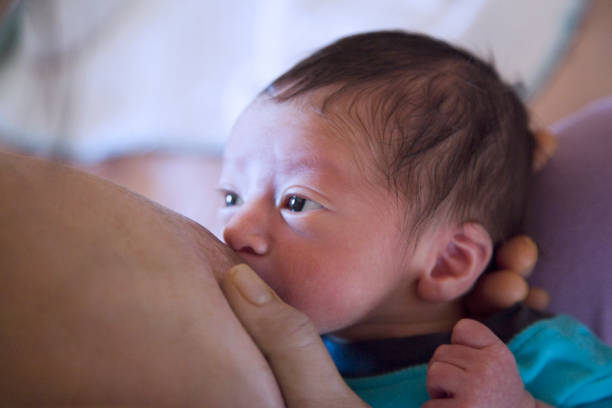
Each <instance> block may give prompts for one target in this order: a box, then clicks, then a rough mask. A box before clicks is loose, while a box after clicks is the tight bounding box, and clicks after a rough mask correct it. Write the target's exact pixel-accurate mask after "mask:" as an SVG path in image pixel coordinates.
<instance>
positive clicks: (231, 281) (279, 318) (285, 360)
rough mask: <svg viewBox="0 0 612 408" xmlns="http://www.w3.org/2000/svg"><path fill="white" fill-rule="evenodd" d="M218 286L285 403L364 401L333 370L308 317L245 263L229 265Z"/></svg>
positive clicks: (356, 403)
mask: <svg viewBox="0 0 612 408" xmlns="http://www.w3.org/2000/svg"><path fill="white" fill-rule="evenodd" d="M221 286H222V288H223V291H224V293H225V296H226V297H227V299H228V301H229V303H230V305H231V306H232V308H233V309H234V312H235V313H236V315H237V316H238V318H239V319H240V321H241V322H242V324H243V325H244V327H245V328H246V330H247V331H248V332H249V334H250V335H251V337H252V338H253V340H254V341H255V343H256V344H257V346H258V347H259V348H260V350H261V351H262V352H263V353H264V355H265V357H266V359H267V360H268V363H269V364H270V366H271V367H272V370H273V371H274V375H275V376H276V380H277V381H278V383H279V386H280V388H281V391H282V393H283V397H284V399H285V403H286V404H287V406H289V407H290V408H295V407H321V406H347V407H349V406H350V407H357V406H366V404H365V403H364V402H363V401H361V400H360V399H359V398H358V397H357V395H356V394H355V393H354V392H353V391H352V390H351V389H350V388H349V387H348V386H347V385H346V383H345V382H344V380H343V379H342V377H341V376H340V374H339V373H338V371H337V369H336V367H335V365H334V363H333V361H332V359H331V357H330V356H329V353H328V352H327V350H326V348H325V346H324V344H323V342H322V341H321V338H320V336H319V334H318V332H317V330H316V328H315V327H314V325H313V324H312V323H311V322H310V320H309V319H308V317H306V315H304V314H303V313H301V312H299V311H297V310H296V309H294V308H293V307H291V306H289V305H287V304H286V303H285V302H283V301H282V300H281V299H280V298H279V297H278V296H277V295H276V294H275V293H274V292H273V291H272V289H271V288H270V287H269V286H268V285H266V284H265V283H264V282H263V281H262V280H261V279H260V278H259V276H257V274H256V273H255V272H254V271H253V270H252V269H251V268H249V267H248V266H247V265H243V264H242V265H237V266H235V267H233V268H232V269H230V271H229V273H227V274H226V275H225V276H224V278H223V281H222V283H221Z"/></svg>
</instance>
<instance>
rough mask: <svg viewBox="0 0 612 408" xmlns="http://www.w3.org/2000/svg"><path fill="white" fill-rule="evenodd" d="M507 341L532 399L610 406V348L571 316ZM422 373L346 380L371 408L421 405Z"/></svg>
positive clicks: (423, 369) (412, 369) (418, 368)
mask: <svg viewBox="0 0 612 408" xmlns="http://www.w3.org/2000/svg"><path fill="white" fill-rule="evenodd" d="M507 345H508V347H509V348H510V350H511V351H512V353H513V354H514V356H515V358H516V361H517V365H518V368H519V372H520V375H521V377H522V379H523V382H524V383H525V387H526V388H527V390H529V392H531V394H532V395H533V396H534V397H535V398H537V399H540V400H542V401H544V402H547V403H548V404H551V405H553V406H556V407H583V406H584V407H587V406H588V407H592V408H595V407H609V408H612V349H611V348H610V347H608V346H607V345H605V344H604V343H603V342H601V341H600V340H599V339H597V338H596V337H595V336H594V335H593V334H592V333H591V332H590V331H589V330H588V329H587V328H586V327H584V326H583V325H581V324H580V323H578V322H576V321H575V320H573V319H572V318H570V317H567V316H557V317H554V318H548V319H542V320H538V321H536V322H534V323H531V324H529V325H528V326H527V327H526V328H524V329H523V330H521V331H520V332H518V333H517V334H514V335H513V336H512V337H511V339H510V340H509V341H508V342H507ZM330 351H332V350H330ZM332 356H334V353H333V352H332ZM428 358H429V356H427V359H428ZM426 375H427V364H426V363H423V364H416V365H411V366H408V367H405V368H401V369H398V370H394V371H392V372H389V373H385V374H379V375H369V376H360V377H354V378H345V380H346V381H347V383H348V384H349V386H350V387H351V388H352V389H353V390H354V391H355V392H356V393H357V394H358V395H359V396H360V397H361V398H363V399H364V400H365V401H366V402H368V403H369V404H370V405H371V406H372V407H374V408H378V407H380V408H382V407H420V406H421V405H422V404H423V403H424V402H425V401H427V400H428V399H429V394H428V393H427V388H426V385H425V381H426Z"/></svg>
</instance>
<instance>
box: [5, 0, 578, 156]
mask: <svg viewBox="0 0 612 408" xmlns="http://www.w3.org/2000/svg"><path fill="white" fill-rule="evenodd" d="M583 5H584V2H582V1H580V0H539V1H537V2H534V1H531V0H514V1H507V0H423V1H407V0H381V1H376V2H373V1H370V0H367V1H366V0H336V1H330V0H223V1H221V0H217V1H202V0H180V1H169V0H129V1H125V0H105V1H96V0H87V1H86V0H45V1H39V0H32V1H27V0H26V1H24V3H23V4H22V6H23V10H22V12H23V14H22V18H23V21H22V29H23V30H22V33H21V34H22V35H21V37H20V42H19V44H18V45H17V49H16V50H15V54H14V55H13V56H12V57H11V58H10V59H9V60H7V61H4V63H3V65H2V66H1V67H0V137H2V138H4V140H3V142H4V143H8V144H13V145H16V146H21V147H23V148H27V149H31V150H33V151H37V152H54V153H56V154H60V155H64V156H68V157H73V158H78V159H80V160H85V161H94V160H100V159H103V158H105V157H109V156H112V155H118V154H125V153H129V152H134V151H142V150H152V149H169V150H189V151H202V152H209V153H218V152H219V151H220V150H221V149H222V146H223V142H224V140H225V138H226V136H227V134H228V132H229V130H230V126H231V124H232V122H233V121H234V119H235V118H236V116H237V115H238V113H239V112H240V110H241V109H242V108H243V107H244V106H245V105H246V104H247V103H248V102H249V100H250V99H252V97H253V96H254V95H255V94H256V93H257V92H258V91H260V90H261V89H262V88H263V87H264V86H265V85H266V84H267V83H268V82H270V81H271V80H272V79H274V78H275V77H276V76H277V75H279V74H280V73H282V72H283V71H284V70H286V69H287V68H289V67H290V66H291V65H292V64H293V63H295V62H296V61H297V60H299V59H301V58H303V57H305V56H306V55H308V54H309V53H310V52H312V51H314V50H315V49H317V48H319V47H320V46H323V45H325V44H327V43H328V42H330V41H333V40H335V39H337V38H338V37H340V36H344V35H347V34H350V33H355V32H360V31H366V30H378V29H386V28H390V29H392V28H401V29H407V30H417V31H424V32H428V33H430V34H432V35H434V36H438V37H442V38H445V39H447V40H450V41H453V42H455V43H458V44H461V45H464V46H466V47H468V48H470V49H472V50H474V51H475V52H477V53H478V54H479V55H481V56H485V57H489V56H492V57H493V58H494V60H495V61H496V64H497V66H498V67H499V68H500V70H501V71H502V74H503V75H504V76H505V77H506V78H507V79H509V80H512V81H515V80H519V79H520V80H522V81H523V82H524V83H525V84H526V86H527V89H528V90H530V91H533V90H534V89H536V88H537V85H538V84H539V83H540V82H541V81H542V79H543V78H544V77H545V74H546V73H547V72H548V71H549V70H550V67H551V66H552V63H553V61H555V60H556V58H557V56H558V55H559V51H560V50H561V49H562V48H563V47H562V45H563V44H564V43H565V40H566V39H567V37H568V36H569V33H570V32H571V30H572V28H573V26H574V21H575V20H576V19H577V18H578V16H579V15H580V12H581V9H582V7H583ZM1 142H2V140H0V143H1Z"/></svg>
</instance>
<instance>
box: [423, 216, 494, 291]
mask: <svg viewBox="0 0 612 408" xmlns="http://www.w3.org/2000/svg"><path fill="white" fill-rule="evenodd" d="M435 239H437V240H438V242H437V243H436V245H434V247H435V248H437V256H436V259H435V260H434V261H433V262H432V264H431V265H430V266H428V267H427V268H426V270H424V271H423V273H422V275H421V277H420V279H419V282H418V286H417V292H418V295H419V297H421V298H422V299H424V300H427V301H430V302H449V301H451V300H454V299H456V298H458V297H460V296H462V295H464V294H465V293H467V292H468V291H469V289H470V288H471V287H472V285H473V284H474V282H476V280H477V279H478V277H479V276H480V274H481V273H482V272H483V271H484V269H485V268H486V266H487V264H488V263H489V260H490V259H491V254H492V252H493V243H492V241H491V236H490V235H489V233H488V232H487V230H486V229H485V228H484V227H483V226H482V225H480V224H478V223H473V222H469V223H465V224H462V225H459V226H457V227H454V228H452V229H451V230H450V231H446V232H444V233H441V234H440V235H438V236H437V238H435Z"/></svg>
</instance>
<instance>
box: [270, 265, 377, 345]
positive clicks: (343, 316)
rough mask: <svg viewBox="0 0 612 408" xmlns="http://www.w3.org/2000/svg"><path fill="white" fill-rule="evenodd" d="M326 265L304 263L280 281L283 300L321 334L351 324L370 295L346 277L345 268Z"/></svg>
mask: <svg viewBox="0 0 612 408" xmlns="http://www.w3.org/2000/svg"><path fill="white" fill-rule="evenodd" d="M326 266H331V265H321V264H317V262H312V263H305V265H304V264H303V265H300V267H299V268H296V269H294V271H293V273H292V274H290V275H287V276H285V277H284V279H283V280H282V282H279V285H280V287H279V292H282V293H283V294H284V300H285V301H286V302H287V303H289V304H290V305H292V306H293V307H295V308H297V309H298V310H301V311H302V312H304V313H306V315H308V317H310V319H311V320H312V321H313V323H314V324H315V326H316V327H317V328H318V329H319V332H321V333H327V332H330V331H335V330H339V329H342V328H345V327H347V326H349V325H351V324H354V323H355V322H356V321H357V320H359V318H360V317H362V316H363V315H364V314H365V313H366V312H367V305H368V303H369V302H368V301H367V298H368V297H369V296H371V293H370V292H369V291H367V288H364V287H363V286H362V285H360V284H359V283H360V282H359V280H358V279H354V278H355V277H354V276H353V277H350V276H349V277H347V276H345V275H346V274H347V273H348V271H347V269H339V268H338V267H330V268H328V267H326ZM349 268H350V266H349ZM356 275H357V274H356ZM281 297H283V295H281Z"/></svg>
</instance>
